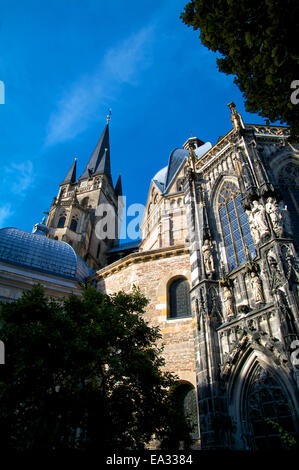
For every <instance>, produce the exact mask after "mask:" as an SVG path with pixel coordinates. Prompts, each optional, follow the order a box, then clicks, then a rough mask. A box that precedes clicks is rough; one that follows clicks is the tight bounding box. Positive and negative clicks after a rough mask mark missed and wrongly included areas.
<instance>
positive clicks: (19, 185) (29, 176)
mask: <svg viewBox="0 0 299 470" xmlns="http://www.w3.org/2000/svg"><path fill="white" fill-rule="evenodd" d="M4 170H5V173H6V175H7V177H6V179H5V180H6V182H7V183H8V184H9V186H10V188H11V190H12V191H13V192H17V193H18V194H19V195H20V196H23V195H24V192H25V191H26V190H27V189H28V188H29V187H30V186H31V185H32V183H33V181H34V174H33V164H32V162H31V161H30V160H27V161H25V162H22V163H12V164H11V165H10V166H8V167H5V169H4Z"/></svg>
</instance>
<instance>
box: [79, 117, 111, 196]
mask: <svg viewBox="0 0 299 470" xmlns="http://www.w3.org/2000/svg"><path fill="white" fill-rule="evenodd" d="M101 174H104V175H106V176H107V178H108V181H109V183H110V185H111V186H112V187H113V184H112V177H111V168H110V143H109V125H108V124H106V126H105V128H104V130H103V133H102V135H101V137H100V139H99V141H98V143H97V145H96V147H95V149H94V151H93V153H92V155H91V157H90V159H89V162H88V163H87V165H86V168H85V170H84V172H83V174H82V176H80V178H79V180H82V179H85V178H89V177H90V176H94V175H101Z"/></svg>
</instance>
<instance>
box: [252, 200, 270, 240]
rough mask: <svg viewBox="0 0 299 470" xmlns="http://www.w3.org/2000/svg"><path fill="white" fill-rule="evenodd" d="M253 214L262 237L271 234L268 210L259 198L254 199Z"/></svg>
mask: <svg viewBox="0 0 299 470" xmlns="http://www.w3.org/2000/svg"><path fill="white" fill-rule="evenodd" d="M251 212H252V215H253V219H254V223H255V227H256V229H257V230H258V231H259V234H260V236H261V238H263V237H264V236H265V235H268V234H269V228H268V224H267V220H266V211H265V208H264V206H263V205H262V204H259V203H258V201H257V200H254V201H253V207H252V210H251Z"/></svg>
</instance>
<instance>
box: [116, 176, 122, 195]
mask: <svg viewBox="0 0 299 470" xmlns="http://www.w3.org/2000/svg"><path fill="white" fill-rule="evenodd" d="M114 192H115V195H116V196H122V194H123V189H122V184H121V174H119V177H118V180H117V182H116V185H115V188H114Z"/></svg>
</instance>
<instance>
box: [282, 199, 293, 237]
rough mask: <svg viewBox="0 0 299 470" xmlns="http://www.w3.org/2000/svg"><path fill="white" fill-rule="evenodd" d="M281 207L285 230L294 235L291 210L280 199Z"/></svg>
mask: <svg viewBox="0 0 299 470" xmlns="http://www.w3.org/2000/svg"><path fill="white" fill-rule="evenodd" d="M279 209H280V212H281V217H282V223H283V227H284V231H285V232H286V233H287V234H288V235H292V234H293V230H292V225H291V219H290V214H289V211H288V207H287V206H286V205H285V204H284V202H283V201H280V203H279Z"/></svg>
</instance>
